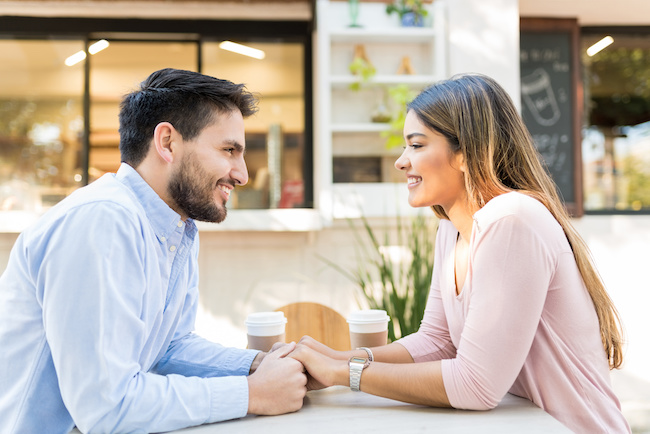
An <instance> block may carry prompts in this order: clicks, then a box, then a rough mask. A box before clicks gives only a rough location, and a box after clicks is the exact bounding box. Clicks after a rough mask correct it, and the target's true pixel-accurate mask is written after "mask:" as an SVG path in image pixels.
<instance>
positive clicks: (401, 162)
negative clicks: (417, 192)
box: [395, 152, 408, 170]
mask: <svg viewBox="0 0 650 434" xmlns="http://www.w3.org/2000/svg"><path fill="white" fill-rule="evenodd" d="M395 168H396V169H397V170H406V169H407V168H408V158H406V157H405V156H404V152H402V155H400V156H399V158H398V159H397V160H395Z"/></svg>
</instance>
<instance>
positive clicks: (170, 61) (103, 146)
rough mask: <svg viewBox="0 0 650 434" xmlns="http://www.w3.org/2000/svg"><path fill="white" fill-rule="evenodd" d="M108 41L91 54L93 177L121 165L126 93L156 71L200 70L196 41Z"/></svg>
mask: <svg viewBox="0 0 650 434" xmlns="http://www.w3.org/2000/svg"><path fill="white" fill-rule="evenodd" d="M94 42H95V41H91V44H92V43H94ZM108 42H109V46H108V47H107V48H106V49H104V50H102V51H100V52H98V53H96V54H94V55H93V56H92V57H91V58H90V152H89V169H88V179H89V181H93V180H95V179H97V178H99V177H100V176H102V175H103V174H104V173H106V172H115V171H116V170H117V168H118V167H119V165H120V150H119V142H120V135H119V131H118V129H119V120H118V115H119V109H120V107H119V106H120V101H121V100H122V97H123V96H124V95H125V94H127V93H129V92H131V91H132V90H133V89H135V88H136V87H137V86H138V85H139V84H140V82H142V80H144V79H145V78H147V77H148V76H149V74H151V73H152V72H154V71H157V70H159V69H162V68H178V69H185V70H191V71H196V70H197V65H198V60H197V45H196V43H195V42H167V41H165V42H129V41H114V40H109V41H108Z"/></svg>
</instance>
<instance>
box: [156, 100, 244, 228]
mask: <svg viewBox="0 0 650 434" xmlns="http://www.w3.org/2000/svg"><path fill="white" fill-rule="evenodd" d="M244 150H245V138H244V118H243V117H242V115H241V113H240V112H239V111H238V110H235V111H232V112H230V113H225V114H218V115H216V116H215V121H214V122H213V123H212V124H210V125H208V126H207V127H206V128H204V129H203V131H201V133H200V134H199V136H197V137H196V138H195V139H193V140H191V141H186V142H183V155H182V159H181V161H180V164H179V165H178V166H177V170H176V171H175V172H174V174H173V175H172V177H171V179H170V180H169V184H168V187H167V188H168V191H169V195H170V197H171V199H172V201H173V202H174V203H175V205H176V206H175V207H172V208H173V209H174V210H175V211H176V212H178V213H179V214H180V215H181V217H183V218H186V217H189V218H192V219H194V220H200V221H206V222H215V223H219V222H222V221H223V220H224V219H225V218H226V213H227V210H226V202H227V201H228V198H229V197H230V193H231V192H232V190H233V189H234V188H235V185H244V184H246V182H248V171H247V169H246V163H245V161H244Z"/></svg>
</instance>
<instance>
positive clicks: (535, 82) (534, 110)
mask: <svg viewBox="0 0 650 434" xmlns="http://www.w3.org/2000/svg"><path fill="white" fill-rule="evenodd" d="M521 95H522V96H523V99H524V103H525V104H526V107H528V110H530V113H531V114H532V115H533V117H534V118H535V120H536V121H537V123H538V124H540V125H545V126H551V125H555V124H556V123H557V121H558V119H560V107H558V105H557V100H556V99H555V92H553V87H552V86H551V78H550V77H549V76H548V73H547V72H546V71H544V70H543V69H542V68H537V69H536V70H534V71H533V72H532V73H530V74H528V75H525V76H523V77H521Z"/></svg>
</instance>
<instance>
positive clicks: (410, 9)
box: [386, 0, 429, 25]
mask: <svg viewBox="0 0 650 434" xmlns="http://www.w3.org/2000/svg"><path fill="white" fill-rule="evenodd" d="M386 13H387V14H388V15H390V14H393V13H395V14H397V15H398V16H399V17H400V20H401V19H403V18H404V16H405V15H407V14H409V13H412V14H414V15H415V20H416V23H417V24H420V25H421V20H422V19H423V18H424V17H426V16H427V15H428V13H429V11H427V10H426V8H425V7H424V5H423V4H422V0H395V1H394V2H393V3H390V4H388V5H386ZM418 20H420V21H418Z"/></svg>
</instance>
